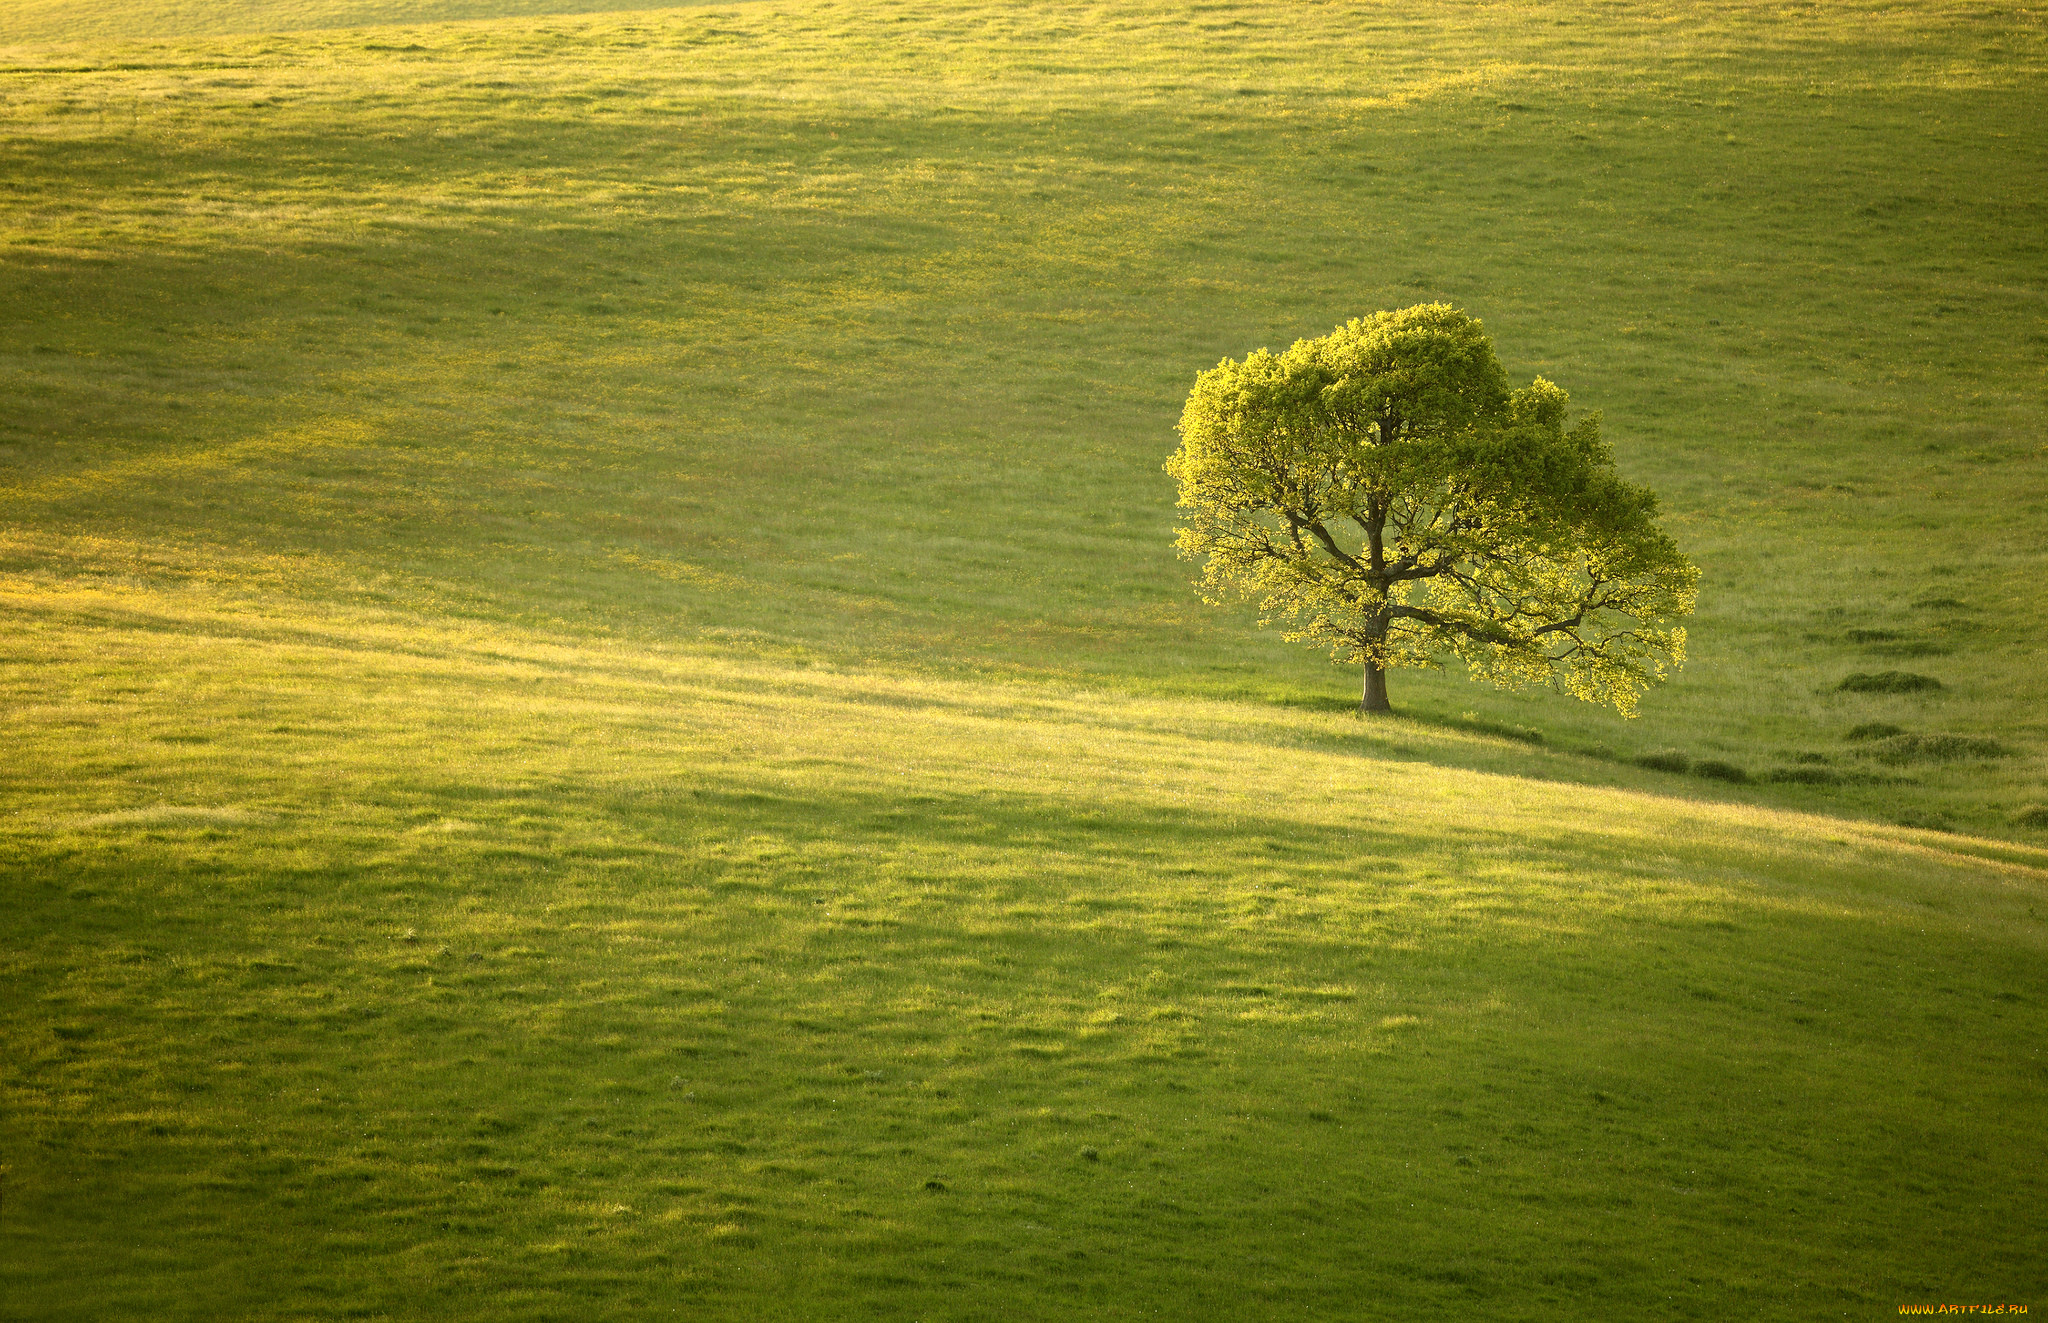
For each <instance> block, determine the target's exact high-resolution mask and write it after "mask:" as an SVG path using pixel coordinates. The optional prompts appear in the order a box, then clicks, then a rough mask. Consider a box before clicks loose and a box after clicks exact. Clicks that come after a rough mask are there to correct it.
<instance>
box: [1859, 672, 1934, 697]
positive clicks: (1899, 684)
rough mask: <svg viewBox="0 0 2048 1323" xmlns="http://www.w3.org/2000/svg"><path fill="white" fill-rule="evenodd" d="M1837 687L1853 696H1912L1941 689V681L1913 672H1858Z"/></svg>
mask: <svg viewBox="0 0 2048 1323" xmlns="http://www.w3.org/2000/svg"><path fill="white" fill-rule="evenodd" d="M1835 687H1836V688H1837V689H1845V690H1847V691H1848V692H1850V693H1852V694H1912V693H1918V692H1920V691H1921V690H1925V689H1939V688H1941V681H1939V680H1937V679H1935V678H1934V677H1933V676H1931V675H1915V674H1914V673H1913V672H1911V671H1877V672H1874V673H1865V672H1862V671H1858V672H1857V673H1856V674H1854V675H1851V676H1847V677H1845V678H1844V679H1843V680H1842V683H1840V684H1839V685H1836V686H1835Z"/></svg>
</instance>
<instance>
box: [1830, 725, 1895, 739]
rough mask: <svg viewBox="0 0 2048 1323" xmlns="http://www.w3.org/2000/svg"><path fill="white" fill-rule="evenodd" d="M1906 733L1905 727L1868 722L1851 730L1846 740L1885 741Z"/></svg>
mask: <svg viewBox="0 0 2048 1323" xmlns="http://www.w3.org/2000/svg"><path fill="white" fill-rule="evenodd" d="M1905 733H1906V728H1905V727H1904V726H1894V725H1893V724H1892V723H1891V722H1889V721H1866V722H1864V723H1863V724H1862V725H1860V726H1856V727H1853V728H1851V729H1850V731H1849V733H1848V735H1847V736H1845V737H1844V738H1846V739H1851V740H1884V739H1890V738H1891V737H1892V736H1894V735H1903V734H1905Z"/></svg>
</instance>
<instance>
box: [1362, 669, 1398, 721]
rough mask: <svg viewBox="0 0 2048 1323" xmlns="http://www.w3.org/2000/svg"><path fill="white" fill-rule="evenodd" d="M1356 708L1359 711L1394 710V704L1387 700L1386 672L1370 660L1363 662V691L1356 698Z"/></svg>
mask: <svg viewBox="0 0 2048 1323" xmlns="http://www.w3.org/2000/svg"><path fill="white" fill-rule="evenodd" d="M1358 710H1359V711H1360V712H1361V713H1363V712H1392V711H1393V710H1394V705H1393V704H1392V703H1389V702H1388V701H1387V673H1386V672H1385V671H1384V670H1382V669H1381V668H1380V667H1377V666H1375V665H1373V664H1372V663H1371V662H1367V663H1366V664H1365V693H1364V694H1363V695H1362V696H1361V697H1360V698H1359V700H1358Z"/></svg>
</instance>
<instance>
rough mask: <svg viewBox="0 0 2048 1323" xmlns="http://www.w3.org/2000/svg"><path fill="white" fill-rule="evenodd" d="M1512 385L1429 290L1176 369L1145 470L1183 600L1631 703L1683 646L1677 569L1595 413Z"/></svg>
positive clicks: (1369, 653) (1684, 573)
mask: <svg viewBox="0 0 2048 1323" xmlns="http://www.w3.org/2000/svg"><path fill="white" fill-rule="evenodd" d="M1566 402H1567V400H1566V396H1565V393H1564V391H1563V390H1561V389H1560V388H1558V387H1557V386H1555V385H1553V384H1551V383H1550V382H1548V381H1545V380H1544V379H1543V378H1541V377H1538V378H1536V380H1535V381H1534V382H1532V383H1531V384H1529V385H1528V386H1525V387H1523V388H1522V389H1520V390H1515V391H1511V390H1509V389H1508V384H1507V376H1506V374H1505V373H1503V372H1502V371H1501V366H1500V363H1499V361H1498V360H1497V359H1495V358H1494V355H1493V342H1492V340H1491V339H1489V338H1488V336H1487V334H1486V331H1485V329H1484V328H1483V327H1481V326H1480V324H1479V322H1478V321H1477V320H1476V319H1474V318H1472V317H1468V316H1466V315H1465V314H1464V313H1462V312H1460V311H1458V310H1457V309H1456V308H1453V307H1451V306H1450V305H1448V304H1443V303H1430V304H1421V305H1418V306H1416V307H1413V308H1404V309H1402V310H1401V311H1399V312H1379V313H1374V314H1373V315H1372V316H1370V317H1365V318H1361V319H1358V320H1356V321H1352V322H1348V323H1346V324H1345V325H1343V326H1340V327H1338V328H1337V329H1336V330H1334V331H1332V332H1330V334H1328V335H1325V336H1321V337H1318V338H1316V339H1313V340H1297V341H1296V342H1295V343H1294V346H1293V348H1291V349H1289V350H1288V351H1287V352H1286V353H1284V354H1278V355H1275V354H1271V353H1268V352H1267V351H1265V350H1263V349H1261V350H1259V351H1257V352H1256V353H1252V354H1248V355H1246V357H1245V359H1244V361H1243V362H1237V361H1235V360H1231V359H1225V360H1224V361H1223V362H1222V363H1219V364H1218V365H1217V366H1216V367H1214V368H1212V369H1210V370H1209V371H1207V372H1204V373H1203V374H1202V375H1201V376H1200V377H1198V378H1196V380H1195V388H1194V391H1193V393H1191V394H1190V395H1189V396H1188V403H1187V410H1186V412H1185V413H1183V414H1182V415H1181V420H1180V436H1181V446H1180V449H1179V450H1178V451H1176V452H1175V453H1174V456H1173V458H1172V460H1171V461H1169V462H1168V464H1167V466H1166V469H1167V472H1169V473H1171V474H1172V475H1173V476H1174V477H1175V478H1177V479H1179V481H1180V504H1181V505H1182V506H1184V507H1186V509H1187V510H1189V511H1190V512H1191V513H1190V515H1189V522H1188V526H1187V527H1186V528H1183V529H1181V530H1180V538H1179V541H1178V544H1177V545H1178V546H1179V549H1180V554H1181V555H1182V556H1184V557H1186V558H1188V559H1191V560H1196V559H1199V560H1203V561H1204V564H1203V566H1202V586H1203V598H1204V600H1205V601H1208V602H1210V603H1211V604H1217V603H1218V602H1219V599H1220V598H1221V597H1222V596H1224V595H1234V596H1238V597H1242V598H1248V599H1250V600H1253V601H1256V602H1257V603H1258V606H1259V609H1260V611H1261V613H1262V618H1261V620H1260V623H1261V624H1272V623H1274V622H1276V621H1279V622H1284V624H1285V625H1286V627H1287V632H1286V634H1285V635H1284V637H1286V638H1287V639H1289V640H1290V641H1301V642H1308V643H1315V644H1319V645H1324V646H1327V647H1329V648H1330V650H1331V655H1332V656H1333V657H1338V658H1341V659H1344V660H1347V661H1350V662H1353V663H1362V664H1363V665H1364V668H1365V692H1364V697H1363V698H1362V700H1361V701H1360V703H1359V710H1360V711H1362V712H1386V711H1390V710H1391V706H1390V705H1389V703H1388V702H1387V671H1388V670H1389V669H1390V668H1392V667H1395V666H1436V665H1440V664H1441V663H1442V659H1443V658H1444V657H1446V656H1454V657H1457V658H1458V659H1459V660H1461V661H1463V662H1464V663H1465V664H1466V665H1467V666H1468V667H1469V668H1470V669H1471V672H1472V675H1473V677H1474V678H1479V679H1487V680H1491V681H1492V682H1494V683H1495V684H1498V685H1500V686H1502V687H1503V688H1520V687H1521V686H1523V685H1525V684H1530V683H1537V682H1541V683H1548V684H1553V685H1556V686H1558V687H1560V688H1562V689H1563V690H1565V691H1566V692H1567V693H1570V694H1573V695H1575V696H1577V697H1579V698H1582V699H1586V700H1588V701H1591V702H1597V703H1610V704H1612V705H1613V706H1614V707H1615V708H1616V709H1618V710H1619V711H1620V712H1621V713H1622V715H1624V716H1634V715H1635V712H1636V700H1637V698H1638V697H1639V696H1640V695H1641V694H1642V692H1643V690H1644V689H1646V688H1647V687H1649V686H1650V685H1652V684H1655V683H1657V682H1658V681H1660V680H1662V679H1663V678H1664V675H1665V672H1666V669H1667V667H1672V666H1676V665H1678V664H1679V663H1681V662H1683V661H1684V659H1685V631H1684V630H1683V629H1680V628H1677V627H1675V626H1673V625H1672V624H1671V623H1670V622H1671V621H1672V620H1673V619H1674V618H1675V617H1679V616H1683V615H1686V614H1688V613H1690V612H1691V610H1692V606H1693V599H1694V596H1695V586H1696V584H1697V582H1698V580H1699V571H1698V570H1697V569H1695V568H1694V567H1693V565H1692V563H1691V562H1689V561H1688V560H1686V558H1685V557H1684V556H1683V555H1682V554H1680V552H1679V550H1678V548H1677V546H1675V545H1674V544H1673V543H1672V541H1671V539H1670V538H1669V537H1668V536H1666V535H1665V534H1664V532H1663V531H1662V530H1660V529H1659V528H1658V527H1657V524H1656V512H1657V498H1656V496H1655V495H1654V494H1653V493H1651V492H1650V491H1649V490H1648V489H1647V488H1644V487H1639V486H1636V485H1634V484H1632V483H1629V482H1625V481H1623V480H1622V478H1621V477H1620V475H1619V474H1617V473H1616V472H1615V470H1614V461H1613V455H1612V452H1611V451H1610V450H1609V448H1608V447H1607V445H1606V444H1605V443H1604V442H1602V441H1601V439H1600V422H1599V418H1598V416H1597V415H1587V416H1585V417H1583V418H1581V419H1580V420H1579V422H1578V424H1577V425H1576V426H1574V427H1571V428H1569V429H1568V428H1567V427H1566V426H1565V405H1566Z"/></svg>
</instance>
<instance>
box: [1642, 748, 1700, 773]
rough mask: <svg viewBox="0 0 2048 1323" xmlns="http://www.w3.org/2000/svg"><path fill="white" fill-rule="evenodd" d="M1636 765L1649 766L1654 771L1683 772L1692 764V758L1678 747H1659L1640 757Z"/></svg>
mask: <svg viewBox="0 0 2048 1323" xmlns="http://www.w3.org/2000/svg"><path fill="white" fill-rule="evenodd" d="M1636 766H1638V767H1647V768H1649V769H1650V770H1651V771H1653V772H1683V771H1684V770H1685V769H1686V768H1688V767H1691V766H1692V759H1690V758H1688V757H1686V756H1685V755H1684V754H1682V753H1680V752H1679V751H1678V750H1676V749H1659V750H1657V751H1656V752H1655V753H1646V754H1643V755H1641V756H1640V757H1638V758H1637V759H1636Z"/></svg>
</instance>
